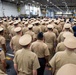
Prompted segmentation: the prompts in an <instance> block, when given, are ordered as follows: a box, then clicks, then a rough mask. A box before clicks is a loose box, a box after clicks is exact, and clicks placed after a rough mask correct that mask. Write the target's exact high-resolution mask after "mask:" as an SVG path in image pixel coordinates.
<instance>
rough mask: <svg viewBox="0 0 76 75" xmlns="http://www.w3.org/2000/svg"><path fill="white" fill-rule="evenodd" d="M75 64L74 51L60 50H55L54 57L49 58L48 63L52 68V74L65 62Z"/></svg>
mask: <svg viewBox="0 0 76 75" xmlns="http://www.w3.org/2000/svg"><path fill="white" fill-rule="evenodd" d="M69 63H71V64H76V54H75V52H74V51H69V50H65V51H61V52H57V53H56V54H55V55H54V57H53V58H52V59H51V60H50V62H49V64H50V65H51V67H52V68H53V72H54V75H56V73H57V71H58V70H59V69H60V68H61V67H62V66H63V65H65V64H69Z"/></svg>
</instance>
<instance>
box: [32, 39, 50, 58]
mask: <svg viewBox="0 0 76 75" xmlns="http://www.w3.org/2000/svg"><path fill="white" fill-rule="evenodd" d="M31 50H32V51H33V52H35V53H36V54H37V56H38V58H44V57H45V56H48V55H49V50H48V47H47V45H46V44H45V43H44V42H43V41H40V40H37V41H36V42H33V43H32V44H31Z"/></svg>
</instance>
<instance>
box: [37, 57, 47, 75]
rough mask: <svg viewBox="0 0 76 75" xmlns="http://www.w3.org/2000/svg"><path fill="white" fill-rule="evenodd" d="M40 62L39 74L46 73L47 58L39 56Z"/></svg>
mask: <svg viewBox="0 0 76 75" xmlns="http://www.w3.org/2000/svg"><path fill="white" fill-rule="evenodd" d="M39 63H40V68H39V69H38V70H37V75H44V70H45V64H46V60H45V58H39Z"/></svg>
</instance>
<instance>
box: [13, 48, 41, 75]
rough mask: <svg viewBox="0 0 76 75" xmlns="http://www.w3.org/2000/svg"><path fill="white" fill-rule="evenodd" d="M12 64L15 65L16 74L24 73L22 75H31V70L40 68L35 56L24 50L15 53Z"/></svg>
mask: <svg viewBox="0 0 76 75" xmlns="http://www.w3.org/2000/svg"><path fill="white" fill-rule="evenodd" d="M14 64H17V67H18V72H20V73H24V75H32V70H37V69H38V68H40V65H39V61H38V58H37V55H36V54H35V53H33V52H31V51H30V50H29V49H24V48H22V49H21V50H18V51H17V52H16V54H15V57H14ZM22 75H23V74H22Z"/></svg>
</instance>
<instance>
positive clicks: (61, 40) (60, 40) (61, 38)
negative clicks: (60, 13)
mask: <svg viewBox="0 0 76 75" xmlns="http://www.w3.org/2000/svg"><path fill="white" fill-rule="evenodd" d="M63 33H64V32H61V33H60V34H59V36H58V38H57V41H58V43H59V42H63V41H64V37H63Z"/></svg>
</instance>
